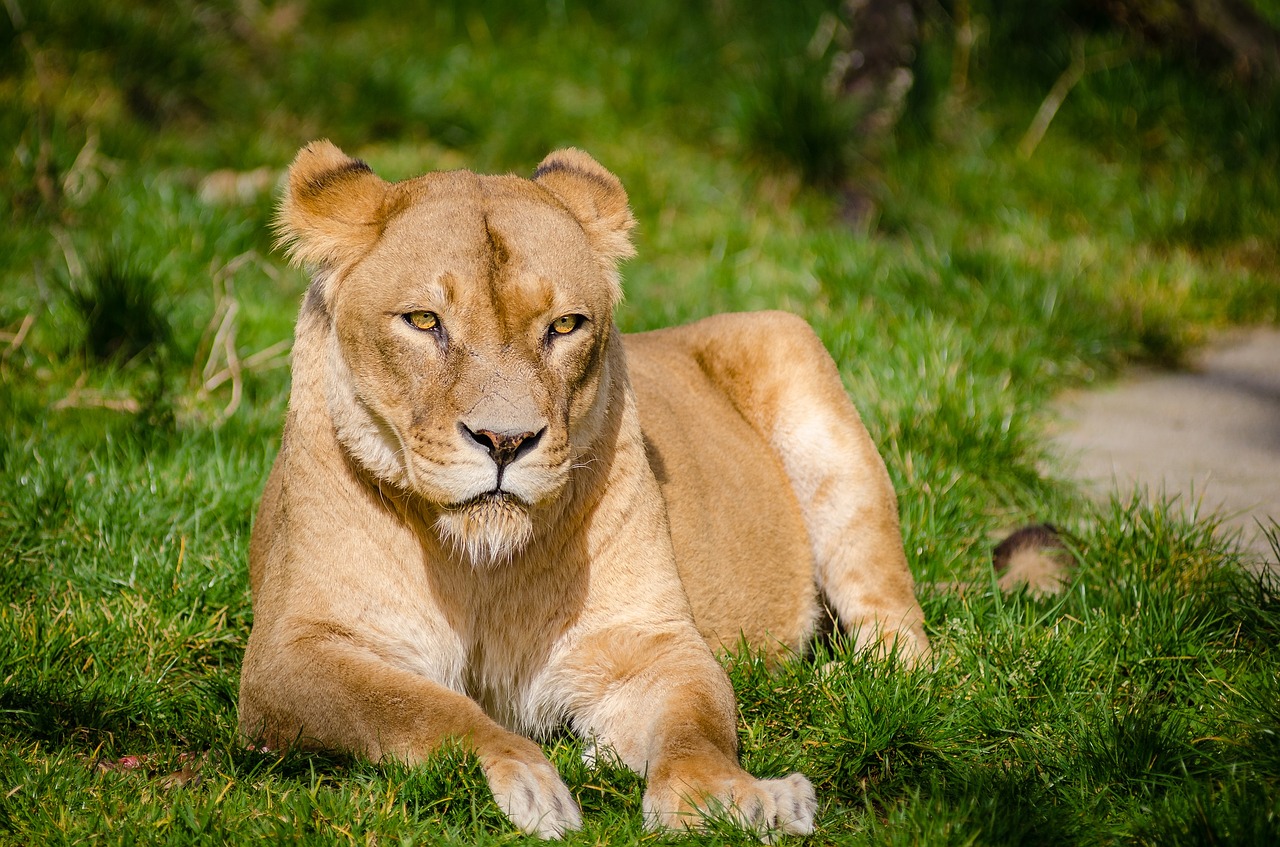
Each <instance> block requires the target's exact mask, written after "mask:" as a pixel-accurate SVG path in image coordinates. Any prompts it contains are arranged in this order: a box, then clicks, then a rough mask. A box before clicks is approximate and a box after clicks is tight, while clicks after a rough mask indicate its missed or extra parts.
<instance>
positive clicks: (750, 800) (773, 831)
mask: <svg viewBox="0 0 1280 847" xmlns="http://www.w3.org/2000/svg"><path fill="white" fill-rule="evenodd" d="M817 809H818V799H817V796H816V795H815V794H814V791H813V785H812V784H811V783H810V782H809V780H807V779H805V777H804V776H803V775H802V774H798V773H793V774H791V775H790V776H785V777H783V778H781V779H756V778H755V777H753V776H751V774H749V773H747V772H746V771H742V770H738V771H737V772H736V773H732V774H729V775H722V776H718V777H708V776H705V775H699V774H696V773H689V772H686V773H684V774H681V775H675V776H670V777H667V778H661V777H660V778H657V779H652V780H650V782H649V790H648V791H646V792H645V796H644V817H645V826H646V827H648V828H649V829H680V828H689V829H701V828H703V827H705V825H706V824H707V823H709V822H713V821H726V822H728V823H731V824H733V825H734V826H737V827H739V828H741V829H745V830H747V831H749V832H752V833H754V834H755V835H756V836H758V837H759V838H760V839H761V840H763V841H766V842H771V841H772V840H773V838H774V837H775V836H776V835H779V834H785V835H809V834H810V833H812V832H813V817H814V814H815V813H816V812H817Z"/></svg>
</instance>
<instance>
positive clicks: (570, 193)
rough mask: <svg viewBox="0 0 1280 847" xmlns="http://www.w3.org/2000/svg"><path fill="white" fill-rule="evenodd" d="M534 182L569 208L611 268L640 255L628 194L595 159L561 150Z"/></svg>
mask: <svg viewBox="0 0 1280 847" xmlns="http://www.w3.org/2000/svg"><path fill="white" fill-rule="evenodd" d="M533 181H534V182H536V183H538V184H539V185H541V186H542V187H543V188H545V189H547V190H548V191H550V192H551V193H552V194H554V195H555V196H556V197H557V198H559V200H560V202H562V203H564V204H565V206H567V207H568V209H569V211H570V212H572V213H573V215H574V217H576V218H577V219H578V222H579V223H581V224H582V228H583V229H584V230H585V231H586V233H587V237H588V238H589V239H591V246H592V247H594V248H595V250H596V254H597V255H599V256H600V258H601V259H602V260H604V262H605V263H606V264H607V265H608V266H610V267H611V268H612V267H616V265H617V263H618V262H620V261H621V260H623V259H629V258H631V257H632V256H634V255H635V254H636V249H635V247H633V246H632V244H631V228H632V227H634V226H635V225H636V219H635V218H634V217H632V216H631V207H630V206H628V205H627V192H626V191H625V190H624V189H623V188H622V183H621V182H619V180H618V178H617V177H616V176H614V175H613V174H611V173H609V171H607V170H605V169H604V167H603V166H601V164H600V163H599V162H597V161H596V160H595V159H593V158H591V156H589V155H588V154H586V153H584V152H583V151H581V150H578V149H575V148H573V147H568V148H565V149H564V150H557V151H555V152H554V153H552V154H550V155H549V156H547V158H545V159H543V160H542V164H540V165H538V169H537V170H536V171H534V172H533Z"/></svg>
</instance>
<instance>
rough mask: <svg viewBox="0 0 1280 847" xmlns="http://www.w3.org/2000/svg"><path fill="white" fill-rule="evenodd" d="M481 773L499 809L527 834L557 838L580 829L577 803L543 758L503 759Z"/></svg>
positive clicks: (488, 765)
mask: <svg viewBox="0 0 1280 847" xmlns="http://www.w3.org/2000/svg"><path fill="white" fill-rule="evenodd" d="M484 770H485V776H486V777H488V779H489V789H490V790H491V791H493V799H494V800H496V801H497V803H498V808H500V809H502V811H503V812H504V813H506V816H507V817H508V818H510V819H511V822H512V823H514V824H515V825H516V826H518V827H519V828H520V829H522V830H524V831H525V832H527V833H529V834H530V835H536V836H538V837H539V838H560V837H561V836H562V835H564V834H565V833H566V832H569V831H570V830H575V829H580V828H581V827H582V812H581V811H579V809H578V804H577V802H576V801H575V800H574V799H573V795H572V794H570V793H569V788H568V787H567V786H566V785H565V784H564V781H563V780H561V779H560V774H558V773H556V769H555V768H554V767H552V766H551V763H550V762H548V761H547V760H546V759H545V758H541V757H539V758H538V759H532V758H530V759H517V758H511V759H503V760H500V761H497V762H492V763H489V764H487V765H485V768H484Z"/></svg>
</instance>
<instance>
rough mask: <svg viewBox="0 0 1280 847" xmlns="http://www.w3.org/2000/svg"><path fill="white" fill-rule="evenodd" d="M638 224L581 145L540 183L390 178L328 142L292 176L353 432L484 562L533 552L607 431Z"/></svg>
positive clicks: (333, 408)
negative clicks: (540, 530) (615, 349)
mask: <svg viewBox="0 0 1280 847" xmlns="http://www.w3.org/2000/svg"><path fill="white" fill-rule="evenodd" d="M633 223H634V221H633V219H632V217H631V213H630V210H629V209H628V206H627V198H626V194H625V192H624V191H623V189H622V185H621V184H620V183H619V182H618V180H617V178H616V177H614V176H613V175H612V174H611V173H609V172H608V171H607V170H605V169H604V168H602V167H601V166H600V165H599V164H598V163H596V161H595V160H594V159H592V158H591V157H590V156H588V155H587V154H585V153H583V152H581V151H578V150H562V151H559V152H556V153H552V154H551V155H550V156H548V157H547V158H546V159H545V160H544V161H543V162H542V164H541V165H539V166H538V169H537V171H536V172H535V174H534V177H533V179H532V180H525V179H521V178H518V177H515V176H478V175H476V174H473V173H470V172H468V171H453V172H447V173H432V174H427V175H425V176H421V177H417V178H415V179H411V180H406V181H404V182H396V183H389V182H386V181H384V180H382V179H380V178H379V177H378V176H376V175H375V174H374V173H373V172H372V171H371V170H370V169H369V167H368V166H367V165H365V164H364V163H363V162H360V161H358V160H355V159H352V158H350V157H348V156H346V155H345V154H343V153H342V151H341V150H339V149H338V148H337V147H335V146H334V145H332V144H330V143H329V142H327V141H319V142H315V143H313V144H311V145H309V146H308V147H306V148H305V149H303V150H302V152H300V153H299V154H298V157H297V159H296V160H295V161H294V163H293V165H292V167H291V168H290V171H289V179H288V186H287V189H286V193H285V197H284V199H283V202H282V204H281V208H280V214H279V221H278V226H279V231H280V234H281V241H282V243H284V244H286V245H287V246H288V250H289V253H290V256H291V257H292V259H293V260H294V261H295V262H298V263H304V264H306V265H309V266H310V267H311V268H312V273H313V282H312V286H311V289H310V291H309V292H308V295H307V305H306V306H305V307H304V309H314V310H319V311H320V312H322V313H323V318H324V325H325V327H326V329H325V333H324V338H325V341H324V343H325V344H327V346H328V349H327V351H325V367H324V375H323V382H324V385H323V386H316V388H317V389H318V390H322V391H323V392H324V395H325V399H326V402H327V406H328V411H329V414H330V416H331V418H332V420H333V424H334V428H335V431H336V433H337V436H338V439H339V441H340V442H341V443H342V445H343V446H344V447H345V449H346V450H347V452H348V454H349V455H350V457H351V458H352V460H353V461H355V462H356V463H357V464H358V465H359V466H360V467H361V468H363V469H364V471H365V472H366V473H368V474H369V475H370V476H372V477H373V478H374V479H376V480H377V481H378V482H379V483H382V484H387V485H391V486H393V487H395V488H396V489H399V490H400V491H402V492H404V493H406V494H407V495H409V496H410V497H412V498H414V499H416V500H417V501H419V502H420V503H421V504H422V505H423V507H424V508H425V510H426V512H427V514H428V516H429V517H430V518H432V519H433V520H434V525H435V527H436V529H437V531H438V532H439V533H440V534H441V536H442V537H443V538H444V539H446V540H447V541H449V542H451V543H452V544H453V545H454V546H455V547H456V548H458V549H459V550H461V551H463V552H464V553H465V554H467V555H468V556H469V557H470V558H471V560H472V561H473V562H476V563H487V562H493V561H496V560H499V559H502V558H504V557H509V556H510V555H512V554H514V553H515V552H517V551H518V550H520V549H521V548H522V547H523V546H524V545H525V544H526V543H527V542H528V541H529V539H530V538H531V537H532V534H533V528H534V520H535V513H536V512H537V510H538V509H539V508H542V507H545V506H547V505H548V504H550V503H552V502H554V501H555V500H556V498H557V497H558V495H560V494H561V493H562V492H563V490H564V488H565V486H566V484H567V482H568V479H569V473H570V468H571V467H572V466H573V465H574V463H575V461H577V460H580V459H581V457H582V453H583V452H584V451H585V450H586V448H587V447H588V445H589V444H590V442H591V440H592V439H593V437H594V436H595V434H596V432H597V430H598V428H599V426H600V420H601V418H602V416H603V412H604V408H603V407H604V405H605V403H606V401H607V398H606V397H604V396H603V394H602V386H604V385H607V384H608V379H609V375H608V369H609V366H608V356H607V355H606V354H607V352H608V350H609V347H610V338H611V335H612V334H613V309H614V306H615V305H616V304H617V302H618V299H619V297H620V293H621V289H620V286H619V282H618V274H617V262H618V261H619V260H620V259H622V258H625V257H627V256H629V255H631V253H632V247H631V243H630V240H629V237H628V233H629V230H630V229H631V227H632V225H633Z"/></svg>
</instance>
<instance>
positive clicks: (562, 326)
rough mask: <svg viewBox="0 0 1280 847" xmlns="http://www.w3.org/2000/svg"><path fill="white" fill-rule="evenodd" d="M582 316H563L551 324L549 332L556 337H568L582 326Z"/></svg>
mask: <svg viewBox="0 0 1280 847" xmlns="http://www.w3.org/2000/svg"><path fill="white" fill-rule="evenodd" d="M583 320H584V318H583V317H582V315H564V316H562V317H559V318H556V319H555V320H554V321H552V322H551V331H552V332H554V333H555V334H556V335H568V334H569V333H571V332H573V331H574V330H575V329H577V328H578V327H580V326H582V321H583Z"/></svg>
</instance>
